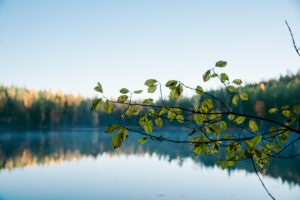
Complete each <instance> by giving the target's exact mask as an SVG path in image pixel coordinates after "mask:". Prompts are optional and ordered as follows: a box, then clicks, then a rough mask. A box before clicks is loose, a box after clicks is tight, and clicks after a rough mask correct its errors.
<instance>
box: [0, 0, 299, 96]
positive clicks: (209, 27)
mask: <svg viewBox="0 0 300 200" xmlns="http://www.w3.org/2000/svg"><path fill="white" fill-rule="evenodd" d="M285 19H287V20H288V22H289V24H290V26H291V28H292V29H293V32H294V35H295V38H296V40H297V41H298V44H299V45H300V1H299V0H285V1H283V0H281V1H279V0H264V1H261V0H252V1H232V0H226V1H216V0H211V1H200V0H198V1H192V0H185V1H182V0H181V1H177V0H148V1H141V0H136V1H132V0H128V1H127V0H126V1H125V0H120V1H116V0H111V1H102V0H85V1H78V0H43V1H40V0H26V1H24V0H2V1H1V0H0V84H4V85H7V86H9V85H15V86H19V87H28V88H35V89H53V90H54V91H57V90H62V91H63V92H66V93H74V94H79V93H80V94H83V95H85V96H91V95H95V93H94V92H93V89H92V88H93V87H94V86H95V84H96V83H97V81H100V82H101V83H102V85H103V87H104V90H105V92H106V95H107V96H116V95H118V90H119V89H120V88H121V87H127V88H129V89H132V90H134V89H140V88H142V89H143V83H144V81H145V80H146V79H148V78H156V79H158V80H161V81H162V82H165V81H167V80H169V79H179V80H181V81H182V82H185V83H186V84H188V85H191V86H196V85H198V84H200V85H202V86H203V87H204V88H216V87H218V86H219V84H216V83H213V82H212V83H208V84H205V85H204V84H203V82H202V74H203V73H204V72H205V70H206V69H208V68H210V67H211V66H213V65H214V63H215V62H216V61H218V60H226V61H228V67H227V69H226V72H227V73H228V74H229V75H230V77H232V78H241V79H243V80H244V81H246V82H256V81H260V80H267V79H269V78H276V77H279V75H280V74H286V72H287V71H288V70H289V71H291V72H297V71H298V70H299V69H300V57H298V56H297V55H296V53H295V51H294V49H293V47H292V43H291V38H290V36H289V33H288V31H287V28H286V26H285V24H284V20H285ZM185 94H186V95H191V92H186V93H185Z"/></svg>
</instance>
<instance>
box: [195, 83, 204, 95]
mask: <svg viewBox="0 0 300 200" xmlns="http://www.w3.org/2000/svg"><path fill="white" fill-rule="evenodd" d="M196 93H197V94H199V95H202V94H203V88H202V87H201V86H199V85H198V86H197V88H196Z"/></svg>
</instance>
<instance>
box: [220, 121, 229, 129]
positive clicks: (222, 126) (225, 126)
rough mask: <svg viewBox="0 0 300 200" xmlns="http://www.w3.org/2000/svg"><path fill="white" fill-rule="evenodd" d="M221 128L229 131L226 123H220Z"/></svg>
mask: <svg viewBox="0 0 300 200" xmlns="http://www.w3.org/2000/svg"><path fill="white" fill-rule="evenodd" d="M220 128H221V129H223V130H224V131H227V130H228V126H227V123H226V122H224V121H220Z"/></svg>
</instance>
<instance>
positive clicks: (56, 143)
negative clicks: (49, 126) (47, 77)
mask: <svg viewBox="0 0 300 200" xmlns="http://www.w3.org/2000/svg"><path fill="white" fill-rule="evenodd" d="M163 134H164V135H165V136H167V137H170V136H172V137H174V136H175V137H178V138H181V137H184V136H185V134H184V133H183V132H174V131H172V132H170V131H169V132H166V131H165V132H164V133H163ZM137 138H138V137H137V136H135V135H134V134H131V135H130V136H129V139H128V141H126V142H125V143H124V145H123V146H122V147H121V148H120V149H117V150H114V149H113V148H112V146H111V136H110V135H106V134H104V133H103V131H101V130H93V129H90V130H88V129H85V130H83V129H78V130H65V131H49V132H27V133H24V132H22V133H11V132H10V133H1V134H0V168H1V169H2V170H3V169H13V168H19V167H25V166H32V165H49V164H50V163H56V164H60V163H61V162H62V161H63V160H64V161H71V160H73V159H81V158H82V157H97V156H101V155H102V154H105V153H106V154H110V155H111V156H114V155H116V154H125V155H132V154H135V155H144V154H145V153H148V154H150V155H152V154H156V155H158V156H159V157H164V158H168V159H169V160H170V161H172V160H174V159H177V160H179V161H180V162H179V165H180V164H182V162H184V159H185V158H192V159H193V160H194V162H195V163H198V164H199V165H203V166H205V167H213V166H215V164H214V160H215V158H214V157H212V156H205V155H202V156H200V157H194V156H193V155H192V151H191V149H190V148H189V147H188V146H187V145H184V144H174V143H166V142H158V141H148V142H146V143H145V144H143V145H138V144H137V143H136V139H137ZM236 169H245V170H247V171H249V172H252V171H253V170H252V167H251V165H250V164H249V163H247V162H241V163H240V164H239V165H238V166H235V167H234V168H231V169H228V170H236ZM0 173H1V172H0ZM263 173H264V174H267V175H270V176H272V177H280V178H281V179H282V180H283V181H287V182H289V183H294V184H300V159H299V158H298V159H288V160H273V162H272V165H271V166H269V167H268V168H266V169H264V170H263Z"/></svg>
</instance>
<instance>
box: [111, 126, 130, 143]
mask: <svg viewBox="0 0 300 200" xmlns="http://www.w3.org/2000/svg"><path fill="white" fill-rule="evenodd" d="M127 138H128V130H127V129H126V128H124V127H123V128H121V129H120V131H119V132H118V133H117V134H116V135H115V136H114V137H113V138H112V146H113V147H114V148H118V147H120V146H121V145H122V143H123V142H124V141H125V140H126V139H127Z"/></svg>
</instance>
